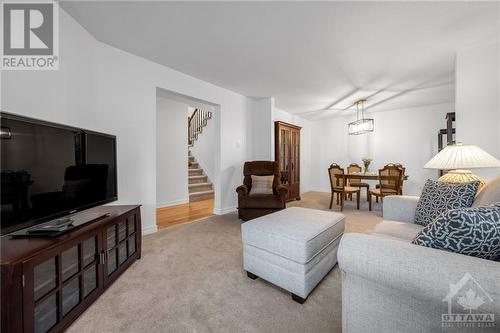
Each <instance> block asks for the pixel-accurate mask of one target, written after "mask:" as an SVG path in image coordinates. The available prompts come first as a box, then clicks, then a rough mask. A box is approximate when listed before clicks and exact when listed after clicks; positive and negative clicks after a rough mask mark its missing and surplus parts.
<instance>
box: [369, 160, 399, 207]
mask: <svg viewBox="0 0 500 333" xmlns="http://www.w3.org/2000/svg"><path fill="white" fill-rule="evenodd" d="M391 165H394V166H397V167H400V168H401V169H403V173H402V174H401V182H400V183H399V193H398V194H400V195H403V182H404V180H405V172H406V168H405V167H404V166H403V165H402V164H401V163H389V164H386V165H385V166H391ZM375 188H380V184H376V185H375ZM375 201H376V202H378V197H376V199H375Z"/></svg>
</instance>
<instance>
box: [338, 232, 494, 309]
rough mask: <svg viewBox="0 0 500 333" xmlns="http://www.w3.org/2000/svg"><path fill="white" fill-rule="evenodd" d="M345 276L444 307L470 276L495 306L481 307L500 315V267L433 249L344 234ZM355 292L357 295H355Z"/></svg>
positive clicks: (341, 254) (342, 264) (341, 256)
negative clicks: (457, 286) (453, 290)
mask: <svg viewBox="0 0 500 333" xmlns="http://www.w3.org/2000/svg"><path fill="white" fill-rule="evenodd" d="M338 263H339V267H340V269H341V271H342V274H343V276H344V275H348V274H353V275H356V276H358V277H361V278H363V279H366V280H369V281H371V282H373V283H376V284H379V285H383V286H385V287H387V288H391V289H397V290H399V291H400V292H403V293H408V294H410V295H413V296H414V297H415V298H418V299H425V300H427V301H431V302H433V303H434V302H438V303H435V304H443V303H442V302H443V299H444V298H445V297H446V296H447V294H448V292H449V291H450V284H451V283H453V284H457V283H458V282H459V281H460V280H461V279H462V278H463V277H464V276H465V275H466V274H467V273H469V274H470V275H471V276H472V277H473V278H474V279H475V280H476V281H477V282H478V283H479V284H480V285H481V287H482V288H483V289H484V290H485V291H486V293H488V294H489V295H490V297H491V298H492V299H493V300H494V302H486V303H485V304H484V305H483V306H481V310H482V311H483V312H485V313H491V312H493V313H500V302H499V300H500V263H499V262H497V261H491V260H485V259H479V258H475V257H471V256H466V255H462V254H456V253H452V252H447V251H444V250H437V249H431V248H427V247H423V246H419V245H413V244H410V243H408V242H404V241H400V240H393V239H386V238H382V237H377V236H374V235H365V234H356V233H347V234H344V236H343V238H342V240H341V242H340V245H339V252H338ZM353 292H355V291H353Z"/></svg>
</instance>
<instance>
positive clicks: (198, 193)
mask: <svg viewBox="0 0 500 333" xmlns="http://www.w3.org/2000/svg"><path fill="white" fill-rule="evenodd" d="M211 193H214V190H205V191H199V192H191V193H189V196H194V195H201V194H211Z"/></svg>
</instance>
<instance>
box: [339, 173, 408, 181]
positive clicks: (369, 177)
mask: <svg viewBox="0 0 500 333" xmlns="http://www.w3.org/2000/svg"><path fill="white" fill-rule="evenodd" d="M344 177H345V178H346V179H359V180H362V179H366V180H380V176H379V174H378V172H351V173H346V174H344ZM391 178H392V176H387V179H391ZM382 179H385V177H382ZM403 179H404V180H407V179H408V175H404V177H403Z"/></svg>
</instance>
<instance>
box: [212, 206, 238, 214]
mask: <svg viewBox="0 0 500 333" xmlns="http://www.w3.org/2000/svg"><path fill="white" fill-rule="evenodd" d="M235 211H236V206H234V207H227V208H214V214H215V215H224V214H228V213H232V212H235Z"/></svg>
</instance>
